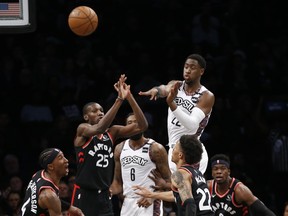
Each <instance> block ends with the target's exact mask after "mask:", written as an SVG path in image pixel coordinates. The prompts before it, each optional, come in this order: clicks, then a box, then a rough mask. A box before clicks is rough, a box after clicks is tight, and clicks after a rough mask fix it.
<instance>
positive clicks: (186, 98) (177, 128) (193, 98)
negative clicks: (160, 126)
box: [167, 81, 211, 147]
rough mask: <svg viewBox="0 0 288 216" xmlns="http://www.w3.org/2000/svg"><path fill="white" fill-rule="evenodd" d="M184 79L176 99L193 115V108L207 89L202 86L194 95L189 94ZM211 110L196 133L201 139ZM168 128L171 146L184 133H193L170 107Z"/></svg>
mask: <svg viewBox="0 0 288 216" xmlns="http://www.w3.org/2000/svg"><path fill="white" fill-rule="evenodd" d="M184 83H185V82H184V81H183V82H182V85H181V86H180V87H179V89H178V94H177V96H176V98H175V99H174V101H175V103H176V104H177V106H178V109H179V108H180V109H181V110H182V111H184V112H185V113H187V114H188V115H191V113H192V109H193V108H194V107H195V106H196V105H197V103H198V101H199V98H200V97H201V96H202V93H203V92H204V91H206V90H207V89H206V87H204V86H201V87H200V89H199V90H198V91H196V92H195V94H194V95H187V94H186V93H185V90H184ZM210 114H211V112H210V113H209V114H208V115H206V116H205V118H204V119H203V120H202V121H201V123H200V124H199V128H198V130H197V132H196V135H197V136H198V138H199V139H200V136H201V134H202V133H203V131H204V128H205V127H206V125H207V124H208V120H209V118H210ZM167 129H168V141H169V143H168V145H169V147H173V146H174V145H175V144H176V142H177V141H178V140H179V139H180V137H181V136H182V135H184V134H192V133H191V131H190V130H189V129H187V128H185V127H184V126H183V125H181V124H180V122H179V121H178V120H177V118H176V117H175V116H174V114H173V112H172V111H171V109H170V108H168V118H167Z"/></svg>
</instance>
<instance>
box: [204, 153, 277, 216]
mask: <svg viewBox="0 0 288 216" xmlns="http://www.w3.org/2000/svg"><path fill="white" fill-rule="evenodd" d="M210 161H211V166H212V177H213V180H208V181H207V184H208V186H209V190H210V192H211V196H212V198H211V205H212V210H213V211H214V212H215V215H216V216H225V215H227V216H228V215H234V216H245V215H248V213H252V215H261V216H275V214H274V213H273V212H272V211H271V210H270V209H268V208H267V207H266V206H265V205H264V204H263V203H262V202H261V201H260V200H259V199H258V198H257V197H256V196H254V195H253V193H252V192H251V191H250V189H249V188H248V187H247V186H246V185H244V184H243V183H242V182H240V181H239V180H238V179H235V178H233V177H231V176H230V159H229V157H228V156H227V155H224V154H216V155H214V156H213V157H211V159H210ZM249 215H251V214H249Z"/></svg>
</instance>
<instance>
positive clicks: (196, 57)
mask: <svg viewBox="0 0 288 216" xmlns="http://www.w3.org/2000/svg"><path fill="white" fill-rule="evenodd" d="M187 59H194V60H197V61H198V64H199V65H200V67H201V68H204V69H206V60H205V59H204V57H203V56H201V55H199V54H191V55H189V56H188V57H187Z"/></svg>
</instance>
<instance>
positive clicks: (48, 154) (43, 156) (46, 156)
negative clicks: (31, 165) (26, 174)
mask: <svg viewBox="0 0 288 216" xmlns="http://www.w3.org/2000/svg"><path fill="white" fill-rule="evenodd" d="M60 151H61V150H60V149H57V148H47V149H44V150H43V151H42V152H41V153H40V155H39V164H40V166H41V167H42V168H44V169H46V168H47V165H48V164H50V163H52V162H53V160H54V159H55V158H56V156H57V155H58V154H59V152H60Z"/></svg>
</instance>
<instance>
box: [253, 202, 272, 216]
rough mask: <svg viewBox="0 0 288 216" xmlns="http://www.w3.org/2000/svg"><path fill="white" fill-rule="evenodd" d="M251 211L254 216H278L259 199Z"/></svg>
mask: <svg viewBox="0 0 288 216" xmlns="http://www.w3.org/2000/svg"><path fill="white" fill-rule="evenodd" d="M249 211H251V212H252V214H253V215H254V214H255V215H263V216H276V215H275V214H274V212H272V211H271V210H270V209H268V208H267V207H266V206H265V205H264V204H263V202H261V201H260V200H259V199H257V200H256V201H255V202H254V203H253V204H252V205H251V206H250V207H249Z"/></svg>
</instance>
